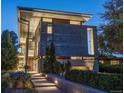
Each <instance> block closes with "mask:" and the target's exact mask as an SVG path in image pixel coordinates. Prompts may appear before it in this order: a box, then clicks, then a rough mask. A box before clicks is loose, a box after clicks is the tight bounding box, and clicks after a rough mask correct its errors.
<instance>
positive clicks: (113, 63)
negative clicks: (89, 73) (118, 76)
mask: <svg viewBox="0 0 124 93" xmlns="http://www.w3.org/2000/svg"><path fill="white" fill-rule="evenodd" d="M117 64H119V61H118V60H111V65H117Z"/></svg>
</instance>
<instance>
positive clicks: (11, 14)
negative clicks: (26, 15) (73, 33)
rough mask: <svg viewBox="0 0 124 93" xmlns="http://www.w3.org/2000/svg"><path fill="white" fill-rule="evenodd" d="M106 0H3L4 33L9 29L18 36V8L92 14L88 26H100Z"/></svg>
mask: <svg viewBox="0 0 124 93" xmlns="http://www.w3.org/2000/svg"><path fill="white" fill-rule="evenodd" d="M105 1H106V0H2V2H1V4H2V7H1V12H2V16H1V19H2V25H1V27H2V29H1V30H2V31H3V30H6V29H9V30H13V31H15V32H16V33H17V34H18V25H17V24H18V20H17V6H23V7H31V8H40V9H51V10H61V11H68V12H79V13H86V14H92V15H93V17H92V18H91V19H90V20H89V21H88V22H86V23H85V24H87V25H93V26H99V25H100V23H102V19H101V18H100V13H103V12H104V8H103V4H104V2H105Z"/></svg>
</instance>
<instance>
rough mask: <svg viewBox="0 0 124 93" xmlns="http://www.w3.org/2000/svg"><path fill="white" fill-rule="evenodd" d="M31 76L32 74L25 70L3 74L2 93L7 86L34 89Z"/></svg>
mask: <svg viewBox="0 0 124 93" xmlns="http://www.w3.org/2000/svg"><path fill="white" fill-rule="evenodd" d="M5 74H6V73H5ZM30 78H31V77H30V74H27V73H24V72H10V73H9V75H2V77H1V85H2V93H4V91H5V89H7V88H21V89H24V88H25V89H32V88H33V85H32V82H31V80H30ZM27 91H28V90H27ZM26 93H28V92H26ZM31 93H32V92H31Z"/></svg>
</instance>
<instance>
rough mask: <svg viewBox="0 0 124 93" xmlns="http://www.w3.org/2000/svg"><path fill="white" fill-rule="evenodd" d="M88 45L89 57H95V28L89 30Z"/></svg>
mask: <svg viewBox="0 0 124 93" xmlns="http://www.w3.org/2000/svg"><path fill="white" fill-rule="evenodd" d="M87 43H88V53H89V55H94V40H93V28H87Z"/></svg>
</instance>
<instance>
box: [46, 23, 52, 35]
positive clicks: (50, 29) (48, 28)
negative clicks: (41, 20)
mask: <svg viewBox="0 0 124 93" xmlns="http://www.w3.org/2000/svg"><path fill="white" fill-rule="evenodd" d="M47 34H52V26H51V24H49V25H48V26H47Z"/></svg>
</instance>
